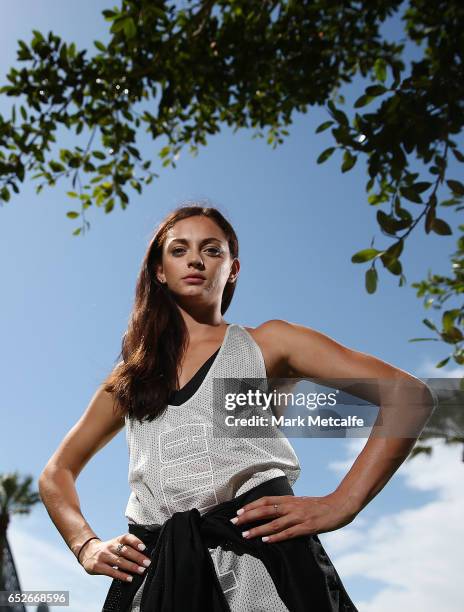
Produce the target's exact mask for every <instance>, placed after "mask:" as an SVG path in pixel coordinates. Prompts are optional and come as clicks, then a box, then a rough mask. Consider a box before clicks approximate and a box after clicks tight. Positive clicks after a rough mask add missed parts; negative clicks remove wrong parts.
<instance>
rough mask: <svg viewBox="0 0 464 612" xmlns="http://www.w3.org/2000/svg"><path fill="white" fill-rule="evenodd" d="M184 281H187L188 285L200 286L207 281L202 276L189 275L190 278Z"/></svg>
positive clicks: (185, 278)
mask: <svg viewBox="0 0 464 612" xmlns="http://www.w3.org/2000/svg"><path fill="white" fill-rule="evenodd" d="M182 280H184V281H186V282H187V283H194V284H200V283H201V282H203V281H204V280H206V279H205V277H204V276H202V275H201V274H189V275H188V276H184V277H183V279H182Z"/></svg>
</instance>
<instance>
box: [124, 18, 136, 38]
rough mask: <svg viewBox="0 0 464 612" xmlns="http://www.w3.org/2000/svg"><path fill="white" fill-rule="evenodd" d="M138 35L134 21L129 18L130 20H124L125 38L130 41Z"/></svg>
mask: <svg viewBox="0 0 464 612" xmlns="http://www.w3.org/2000/svg"><path fill="white" fill-rule="evenodd" d="M136 34H137V28H136V25H135V21H134V20H133V19H132V17H129V18H128V19H125V20H124V35H125V37H126V38H127V39H128V40H129V39H131V38H134V37H135V35H136Z"/></svg>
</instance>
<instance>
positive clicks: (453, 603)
mask: <svg viewBox="0 0 464 612" xmlns="http://www.w3.org/2000/svg"><path fill="white" fill-rule="evenodd" d="M365 442H366V440H364V439H352V440H350V441H349V443H348V445H347V449H348V452H349V455H350V457H349V459H348V460H347V461H346V462H345V461H341V462H334V463H332V464H331V466H330V467H331V468H332V469H334V470H336V471H337V472H338V471H340V472H346V470H347V469H348V468H349V467H350V466H351V465H352V463H353V461H354V459H355V457H356V456H357V454H358V453H359V451H360V450H361V448H362V447H363V446H364V444H365ZM432 446H433V454H432V456H430V457H429V456H426V455H418V456H416V457H415V458H414V459H412V460H411V461H407V462H406V463H403V465H402V466H401V467H400V469H399V470H398V472H397V475H398V477H400V478H403V479H404V484H405V485H406V487H408V488H409V489H411V491H412V492H413V491H414V490H416V491H429V492H434V493H435V496H436V497H435V499H434V500H433V501H431V502H429V503H426V504H424V505H423V506H422V507H420V508H413V509H404V510H401V511H399V512H396V513H393V514H389V515H384V516H382V517H381V518H378V519H376V520H370V521H367V520H366V519H365V517H363V515H362V513H361V514H360V515H359V516H358V517H357V518H356V519H355V521H354V522H353V523H352V524H351V525H348V526H346V527H344V528H343V529H341V530H337V531H333V532H328V533H324V534H322V538H323V540H324V543H325V542H327V548H328V549H330V551H331V552H332V551H334V553H335V554H334V555H331V558H332V559H333V561H334V565H335V566H336V568H337V570H339V573H340V574H341V575H342V576H343V577H350V578H361V579H362V578H368V579H369V578H370V579H373V580H375V581H380V582H383V583H384V584H385V586H382V587H380V588H379V590H378V591H377V593H375V595H373V596H372V597H371V598H370V599H365V600H364V601H356V602H355V603H356V605H357V606H358V607H359V610H360V612H391V610H397V611H401V612H402V611H403V610H411V609H418V610H421V612H435V610H437V609H443V610H446V611H447V612H458V611H460V610H462V601H461V599H462V595H461V572H462V567H464V554H463V551H462V542H463V541H464V525H463V521H462V517H463V516H464V488H463V487H462V481H463V472H464V464H463V463H462V461H461V453H462V448H461V445H450V446H446V445H445V444H443V443H442V442H440V441H432ZM386 486H388V483H387V485H386ZM361 519H362V520H361ZM335 557H336V559H335Z"/></svg>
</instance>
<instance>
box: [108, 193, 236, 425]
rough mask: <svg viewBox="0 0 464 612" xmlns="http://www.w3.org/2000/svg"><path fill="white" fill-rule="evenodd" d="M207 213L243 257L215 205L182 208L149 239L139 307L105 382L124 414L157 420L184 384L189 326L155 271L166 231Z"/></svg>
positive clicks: (227, 295)
mask: <svg viewBox="0 0 464 612" xmlns="http://www.w3.org/2000/svg"><path fill="white" fill-rule="evenodd" d="M197 215H203V216H205V217H208V218H209V219H211V220H212V221H214V222H215V223H216V224H217V225H218V226H219V227H220V228H221V230H222V231H223V232H224V234H225V236H226V238H227V242H228V245H229V251H230V255H231V257H232V258H236V257H238V239H237V235H236V233H235V231H234V229H233V227H232V226H231V224H230V223H229V222H228V221H227V219H226V218H225V217H224V216H223V214H222V213H221V212H220V211H219V210H218V209H217V208H214V207H207V206H202V205H198V204H195V205H187V206H180V207H178V208H176V209H174V210H173V211H172V212H171V213H169V214H168V215H167V217H165V219H164V220H163V221H162V222H161V223H160V225H159V226H158V228H157V229H156V230H155V233H154V235H153V237H152V239H151V240H150V243H149V246H148V249H147V251H146V253H145V256H144V258H143V262H142V266H141V269H140V272H139V275H138V278H137V284H136V289H135V300H134V306H133V308H132V312H131V315H130V319H129V324H128V327H127V330H126V331H125V333H124V335H123V340H122V349H121V352H120V354H119V358H122V361H120V363H118V364H117V366H116V367H115V368H114V370H113V371H112V372H111V374H110V375H109V377H108V378H107V379H106V381H105V386H104V390H105V391H107V392H108V393H111V394H112V395H113V398H114V400H115V404H116V403H117V404H118V409H119V411H120V412H121V414H122V415H124V416H128V417H129V418H135V419H137V420H139V421H140V422H142V421H143V420H147V421H152V420H153V419H155V418H156V417H158V416H160V415H161V414H162V413H163V412H164V410H165V408H166V406H167V404H168V398H169V395H170V393H171V391H172V390H174V389H176V388H177V386H178V383H179V380H178V375H177V367H178V363H179V362H180V360H181V358H182V356H183V354H184V352H185V350H186V345H187V340H188V338H187V334H188V330H187V327H186V325H185V322H184V319H183V318H182V315H181V314H180V312H179V309H178V307H177V304H176V302H175V300H174V298H173V297H172V295H171V293H170V291H169V289H168V287H167V285H164V284H162V283H160V282H159V280H158V278H157V277H156V274H155V270H156V266H157V264H158V263H161V261H162V252H163V245H164V242H165V240H166V234H167V232H168V230H169V229H171V228H172V227H173V225H174V224H175V223H177V221H180V220H181V219H186V218H188V217H194V216H197ZM235 286H236V283H227V284H226V286H225V287H224V292H223V295H222V302H221V314H224V313H225V312H226V311H227V309H228V308H229V305H230V303H231V301H232V296H233V295H234V291H235Z"/></svg>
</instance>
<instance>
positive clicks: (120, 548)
mask: <svg viewBox="0 0 464 612" xmlns="http://www.w3.org/2000/svg"><path fill="white" fill-rule="evenodd" d="M123 548H124V544H123V543H122V542H119V544H118V545H117V546H116V552H118V553H120V552H121V550H122V549H123Z"/></svg>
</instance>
